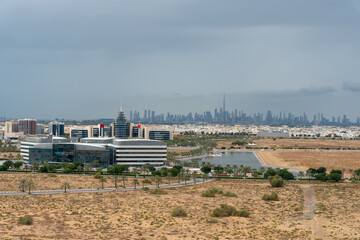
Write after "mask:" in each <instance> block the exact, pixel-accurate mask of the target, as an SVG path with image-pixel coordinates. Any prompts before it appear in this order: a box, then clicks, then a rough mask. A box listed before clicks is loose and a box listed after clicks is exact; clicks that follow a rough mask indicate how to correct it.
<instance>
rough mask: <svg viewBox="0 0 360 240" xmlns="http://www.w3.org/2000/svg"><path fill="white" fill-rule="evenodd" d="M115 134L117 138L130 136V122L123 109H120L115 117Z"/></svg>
mask: <svg viewBox="0 0 360 240" xmlns="http://www.w3.org/2000/svg"><path fill="white" fill-rule="evenodd" d="M114 136H115V137H116V138H128V137H129V136H130V123H128V121H127V119H126V115H125V112H124V111H123V110H120V111H119V113H118V115H117V117H116V119H115V124H114Z"/></svg>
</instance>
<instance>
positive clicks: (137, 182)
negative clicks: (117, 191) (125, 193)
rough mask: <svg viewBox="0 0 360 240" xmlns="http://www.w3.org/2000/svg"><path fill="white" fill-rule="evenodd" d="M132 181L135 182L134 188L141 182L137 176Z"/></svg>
mask: <svg viewBox="0 0 360 240" xmlns="http://www.w3.org/2000/svg"><path fill="white" fill-rule="evenodd" d="M132 182H133V183H134V188H135V189H136V185H137V184H139V180H138V179H137V178H133V180H132Z"/></svg>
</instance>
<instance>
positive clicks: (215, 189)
mask: <svg viewBox="0 0 360 240" xmlns="http://www.w3.org/2000/svg"><path fill="white" fill-rule="evenodd" d="M210 191H211V192H213V193H215V194H223V190H221V189H219V188H211V189H210Z"/></svg>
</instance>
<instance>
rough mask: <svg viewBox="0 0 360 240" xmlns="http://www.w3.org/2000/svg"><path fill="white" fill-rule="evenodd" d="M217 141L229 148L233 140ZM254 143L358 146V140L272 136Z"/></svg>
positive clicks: (313, 146) (320, 146)
mask: <svg viewBox="0 0 360 240" xmlns="http://www.w3.org/2000/svg"><path fill="white" fill-rule="evenodd" d="M249 140H250V139H249ZM216 142H217V143H218V145H217V148H221V147H226V148H229V147H231V146H232V144H231V143H232V142H234V141H233V140H231V141H229V140H220V141H216ZM252 142H254V143H255V144H256V145H255V147H263V148H264V147H268V148H271V147H275V148H277V149H281V148H289V147H291V148H296V149H298V148H314V149H319V148H334V149H336V148H360V140H332V139H279V138H278V139H276V140H275V141H274V140H273V139H272V138H263V139H258V140H254V141H252Z"/></svg>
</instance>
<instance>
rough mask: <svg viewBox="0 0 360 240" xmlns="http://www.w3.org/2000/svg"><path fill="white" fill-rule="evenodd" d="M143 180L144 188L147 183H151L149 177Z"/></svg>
mask: <svg viewBox="0 0 360 240" xmlns="http://www.w3.org/2000/svg"><path fill="white" fill-rule="evenodd" d="M141 182H142V187H143V188H145V183H149V184H151V181H150V179H147V178H145V179H143V180H142V181H141Z"/></svg>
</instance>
